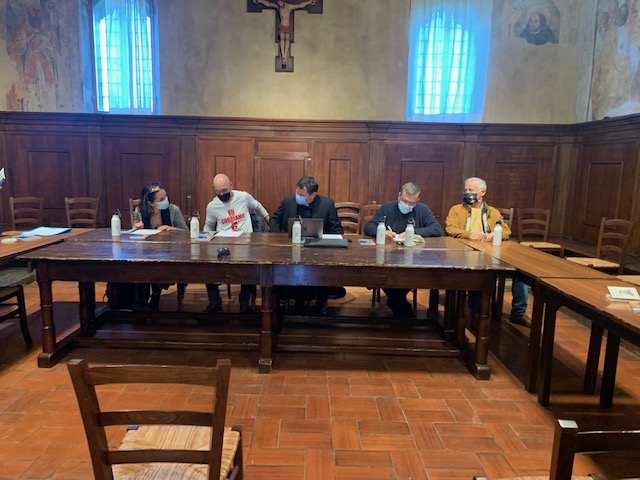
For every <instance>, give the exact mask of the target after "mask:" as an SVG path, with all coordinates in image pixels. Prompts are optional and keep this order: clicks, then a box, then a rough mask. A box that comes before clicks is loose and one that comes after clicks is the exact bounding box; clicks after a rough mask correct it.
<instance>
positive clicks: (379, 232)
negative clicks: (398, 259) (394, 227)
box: [376, 217, 387, 245]
mask: <svg viewBox="0 0 640 480" xmlns="http://www.w3.org/2000/svg"><path fill="white" fill-rule="evenodd" d="M385 220H386V217H382V218H381V219H380V223H378V228H376V245H384V242H385V240H386V238H387V236H386V234H385V231H386V230H387V227H385V225H384V222H385Z"/></svg>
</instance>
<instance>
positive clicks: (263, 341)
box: [258, 287, 275, 373]
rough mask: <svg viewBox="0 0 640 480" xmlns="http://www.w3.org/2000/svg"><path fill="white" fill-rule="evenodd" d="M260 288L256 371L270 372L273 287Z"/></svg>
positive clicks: (271, 362) (272, 342)
mask: <svg viewBox="0 0 640 480" xmlns="http://www.w3.org/2000/svg"><path fill="white" fill-rule="evenodd" d="M261 289H262V307H261V309H260V313H261V314H262V328H261V330H260V359H259V360H258V371H259V372H260V373H270V372H271V368H272V365H273V345H274V343H275V342H274V340H275V339H274V338H273V337H274V333H275V332H274V323H275V322H274V318H273V317H274V315H275V309H274V308H273V298H274V292H273V287H261Z"/></svg>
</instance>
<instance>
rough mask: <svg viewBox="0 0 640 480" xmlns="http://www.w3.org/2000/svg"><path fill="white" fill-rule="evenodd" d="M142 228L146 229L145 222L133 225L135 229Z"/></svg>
mask: <svg viewBox="0 0 640 480" xmlns="http://www.w3.org/2000/svg"><path fill="white" fill-rule="evenodd" d="M142 227H144V223H143V222H136V223H134V224H133V228H142Z"/></svg>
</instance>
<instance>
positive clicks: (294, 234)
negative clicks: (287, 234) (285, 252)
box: [291, 217, 302, 244]
mask: <svg viewBox="0 0 640 480" xmlns="http://www.w3.org/2000/svg"><path fill="white" fill-rule="evenodd" d="M291 241H292V242H293V243H295V244H300V243H302V225H301V224H300V217H298V218H296V219H295V220H294V221H293V226H292V227H291Z"/></svg>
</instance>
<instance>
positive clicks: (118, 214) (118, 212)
mask: <svg viewBox="0 0 640 480" xmlns="http://www.w3.org/2000/svg"><path fill="white" fill-rule="evenodd" d="M113 215H116V216H117V217H119V216H120V209H119V208H116V209H115V210H114V211H113Z"/></svg>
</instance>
